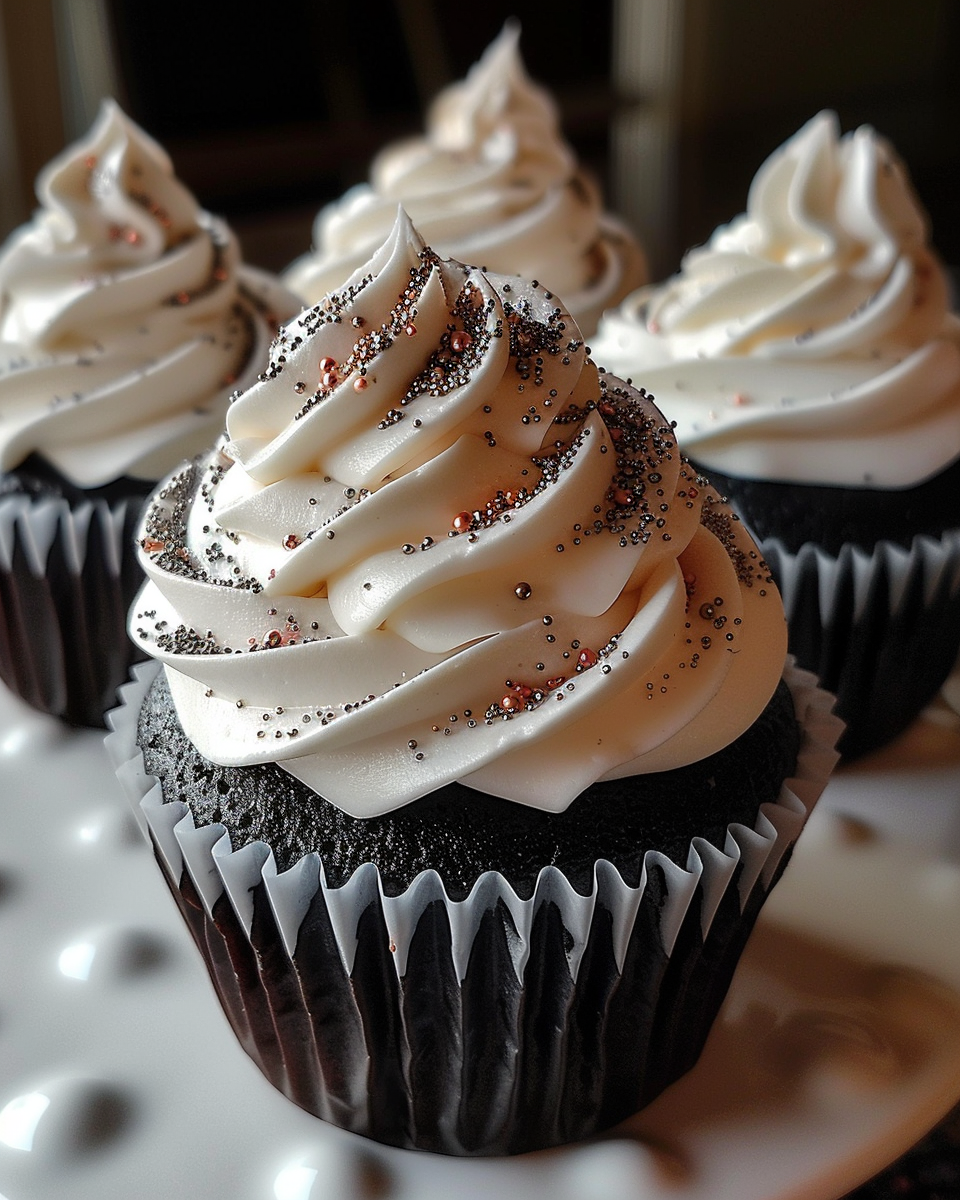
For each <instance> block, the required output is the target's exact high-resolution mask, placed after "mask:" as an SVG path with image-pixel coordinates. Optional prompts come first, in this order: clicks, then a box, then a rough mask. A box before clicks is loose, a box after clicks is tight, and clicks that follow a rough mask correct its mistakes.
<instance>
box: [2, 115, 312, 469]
mask: <svg viewBox="0 0 960 1200" xmlns="http://www.w3.org/2000/svg"><path fill="white" fill-rule="evenodd" d="M37 195H38V198H39V200H40V204H41V207H40V209H39V210H38V212H37V213H36V215H35V217H34V218H33V220H32V221H31V222H30V223H29V224H28V225H25V226H24V227H23V228H21V229H20V230H18V231H17V232H16V233H14V234H13V235H12V236H11V238H10V239H9V240H8V242H7V244H6V245H5V246H4V248H3V251H2V253H0V469H4V470H10V469H12V468H14V467H16V466H18V465H19V464H20V463H21V462H22V461H23V460H24V459H25V458H27V457H28V456H29V455H30V454H32V453H37V454H39V455H41V456H42V457H43V458H45V459H46V460H47V461H48V462H49V463H50V464H52V465H53V466H54V467H55V468H57V469H58V470H59V471H60V472H61V474H63V475H64V476H65V477H66V478H67V479H69V480H70V481H72V482H73V483H75V484H77V485H78V486H80V487H88V488H89V487H96V486H99V485H101V484H105V483H109V482H111V481H112V480H114V479H117V478H120V477H122V476H131V477H135V478H141V479H149V480H156V479H159V478H160V477H161V476H162V475H163V474H165V473H166V472H167V471H169V470H170V467H171V465H172V464H174V463H176V462H179V461H180V460H181V459H182V458H183V457H184V456H189V455H193V454H196V453H198V452H199V451H200V450H201V449H203V448H204V447H205V446H209V445H210V444H211V443H212V442H214V441H215V440H216V438H217V437H218V435H219V433H220V432H221V431H222V429H223V421H224V417H225V412H226V407H227V402H228V399H229V397H230V395H231V394H232V393H233V392H234V391H235V390H236V389H237V388H238V387H241V388H242V387H246V386H248V385H249V384H250V383H252V382H253V381H254V380H255V379H256V374H257V370H258V369H259V367H258V365H257V364H259V363H261V362H262V361H263V360H264V358H265V357H266V354H267V349H268V346H269V344H270V341H271V339H272V337H273V336H274V335H275V333H276V329H277V326H278V324H279V322H280V321H281V320H285V319H287V318H288V317H289V316H291V315H292V314H293V313H294V312H296V311H297V309H298V307H299V305H298V303H297V301H296V300H295V299H294V298H293V297H292V296H291V295H290V294H289V293H287V292H286V290H285V289H284V288H282V287H281V286H280V285H279V283H277V282H275V281H271V279H270V278H269V277H268V276H266V275H263V274H261V273H260V272H255V271H253V270H251V269H250V268H247V267H243V266H241V264H240V253H239V248H238V245H237V241H236V238H235V237H234V235H233V234H232V232H231V231H230V230H229V228H228V227H227V226H226V224H224V223H223V222H222V221H220V220H218V219H217V218H215V217H212V216H211V215H210V214H209V213H206V212H204V211H202V210H201V209H200V208H199V207H198V205H197V202H196V200H195V199H194V198H193V196H192V195H191V194H190V193H189V192H188V191H187V190H186V188H184V187H183V185H182V184H180V183H179V182H178V180H177V179H176V178H175V177H174V174H173V168H172V165H171V163H170V160H169V158H168V157H167V155H166V154H165V153H164V151H163V150H162V149H161V148H160V146H158V145H157V144H156V142H154V141H153V140H152V139H151V138H149V137H148V136H147V135H146V134H145V133H144V132H143V130H141V129H139V128H138V127H137V125H135V124H134V123H133V122H132V121H131V120H129V119H128V118H127V117H126V116H125V115H124V114H123V112H121V110H120V109H119V108H118V107H117V105H116V104H115V103H113V102H112V101H106V102H105V103H104V104H103V106H102V108H101V111H100V114H99V117H98V119H97V121H96V122H95V124H94V126H93V128H92V129H91V131H90V133H89V134H88V135H87V136H86V137H85V138H84V139H83V140H81V141H80V142H78V143H76V144H74V145H72V146H70V147H68V148H67V149H66V150H65V151H64V152H63V153H62V154H61V155H60V156H59V157H58V158H56V159H54V160H53V161H52V162H51V163H50V164H49V165H48V166H47V167H46V168H45V169H44V171H43V172H42V173H41V175H40V177H39V179H38V181H37Z"/></svg>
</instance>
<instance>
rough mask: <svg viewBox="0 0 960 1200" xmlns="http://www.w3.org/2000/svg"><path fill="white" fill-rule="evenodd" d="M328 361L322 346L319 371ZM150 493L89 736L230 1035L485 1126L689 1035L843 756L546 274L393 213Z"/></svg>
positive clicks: (664, 1063)
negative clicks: (118, 786) (121, 625)
mask: <svg viewBox="0 0 960 1200" xmlns="http://www.w3.org/2000/svg"><path fill="white" fill-rule="evenodd" d="M318 374H319V379H318ZM228 436H229V440H227V441H225V442H224V443H223V444H221V446H220V447H219V448H218V449H217V450H215V451H214V452H212V453H211V454H210V455H207V456H204V457H203V458H201V459H199V460H197V461H195V462H193V463H191V464H188V465H185V466H184V467H183V468H182V469H181V470H180V471H179V472H177V473H176V474H175V475H174V476H172V477H171V478H170V479H168V480H167V482H166V483H165V484H164V486H163V487H162V488H161V490H160V491H159V492H158V493H156V495H155V496H154V498H153V501H152V503H151V505H150V507H149V509H148V512H147V515H146V518H145V521H144V525H143V528H142V540H141V544H142V546H143V564H144V567H145V570H146V571H147V574H148V579H149V581H148V583H147V585H146V587H145V589H144V591H143V593H142V594H141V595H140V596H139V597H138V599H137V601H136V603H135V604H134V606H133V610H132V613H131V622H130V628H131V633H132V635H133V637H134V638H135V639H136V640H137V642H138V643H139V644H140V645H142V646H143V647H144V648H145V649H146V650H147V652H148V653H149V654H150V655H151V656H153V657H155V658H157V659H158V660H159V661H160V662H161V663H162V664H163V670H162V672H161V673H160V674H159V675H158V676H156V677H154V672H147V673H145V674H142V675H141V676H139V677H138V679H137V681H136V682H135V683H134V684H132V685H131V687H130V689H128V692H127V696H126V704H125V706H124V707H123V708H122V709H120V710H118V711H117V712H116V713H115V714H113V721H114V724H115V730H116V731H115V733H114V734H113V735H112V736H111V737H110V738H109V739H108V743H109V744H110V745H111V747H112V752H113V754H114V757H115V760H116V761H117V762H118V764H120V765H121V776H122V778H123V779H124V780H125V781H126V782H127V784H128V785H129V787H130V791H131V794H132V795H133V796H134V798H135V799H136V800H137V801H140V802H142V803H141V811H142V815H143V818H144V820H145V823H146V826H147V828H148V830H149V834H150V836H151V838H152V839H153V842H154V845H155V847H156V850H157V854H158V857H159V859H160V862H161V864H162V866H163V868H164V871H165V874H166V877H167V881H168V883H169V885H170V887H171V889H172V891H173V893H174V896H175V897H176V898H177V901H178V903H179V904H180V906H181V909H182V911H183V913H184V915H185V917H186V918H187V921H188V923H189V925H190V927H191V929H192V930H193V933H194V936H195V938H196V941H197V944H198V946H199V947H200V950H201V952H202V954H203V956H204V959H205V961H206V963H207V966H208V968H209V970H210V974H211V978H212V980H213V982H214V985H215V986H216V988H217V991H218V994H219V996H220V999H221V1002H222V1003H223V1006H224V1009H225V1011H226V1013H227V1015H228V1017H229V1019H230V1020H231V1023H232V1024H233V1027H234V1029H235V1030H236V1032H237V1034H238V1036H239V1038H240V1041H241V1042H242V1044H243V1045H244V1047H245V1048H246V1049H247V1051H248V1052H249V1053H250V1054H251V1056H252V1057H253V1058H254V1059H255V1060H256V1061H257V1062H258V1063H259V1065H260V1066H261V1068H262V1069H263V1070H264V1072H265V1074H266V1075H267V1077H268V1078H270V1079H271V1080H272V1081H273V1082H274V1083H275V1084H276V1085H277V1086H278V1087H280V1088H281V1089H282V1090H283V1091H285V1092H286V1093H287V1095H289V1096H290V1097H291V1098H292V1099H294V1100H295V1101H296V1102H297V1103H298V1104H300V1105H302V1106H303V1107H304V1108H306V1109H308V1110H309V1111H311V1112H314V1113H316V1114H317V1115H318V1116H321V1117H324V1118H326V1119H328V1120H331V1121H334V1122H336V1123H337V1124H340V1125H343V1126H344V1127H345V1128H348V1129H352V1130H355V1131H357V1132H362V1133H365V1134H367V1135H369V1136H372V1137H375V1138H378V1139H380V1140H382V1141H385V1142H389V1143H392V1144H396V1145H400V1146H408V1147H418V1148H421V1149H431V1150H438V1151H443V1152H446V1153H453V1154H502V1153H514V1152H519V1151H524V1150H530V1149H535V1148H538V1147H543V1146H549V1145H555V1144H558V1143H561V1142H564V1141H569V1140H572V1139H575V1138H579V1137H583V1136H586V1135H587V1134H590V1133H593V1132H595V1131H597V1130H599V1129H602V1128H605V1127H607V1126H608V1125H611V1124H613V1123H615V1122H616V1121H618V1120H620V1119H621V1118H623V1117H625V1116H627V1115H628V1114H629V1113H631V1112H633V1111H635V1110H636V1109H637V1108H639V1107H640V1106H641V1105H642V1104H644V1103H645V1102H646V1101H647V1100H649V1099H651V1098H652V1097H653V1096H655V1095H656V1094H658V1093H659V1092H660V1091H661V1090H662V1089H663V1088H664V1087H666V1086H667V1085H668V1084H669V1083H670V1082H672V1081H673V1080H674V1079H676V1078H677V1077H678V1076H679V1075H680V1074H682V1073H683V1072H684V1071H686V1070H687V1069H688V1068H689V1067H690V1066H691V1065H692V1063H693V1062H694V1061H695V1060H696V1057H697V1055H698V1054H699V1051H700V1048H701V1047H702V1044H703V1041H704V1039H705V1037H706V1034H707V1031H708V1030H709V1028H710V1024H711V1022H712V1019H713V1017H714V1016H715V1014H716V1011H717V1008H718V1006H719V1004H720V1002H721V1000H722V997H723V995H724V992H725V990H726V987H727V984H728V982H729V979H730V975H731V973H732V971H733V968H734V966H735V964H736V961H737V956H738V954H739V951H740V949H741V948H742V946H743V943H744V941H745V939H746V937H747V935H748V933H749V931H750V928H751V926H752V924H753V921H754V919H755V917H756V915H757V911H758V910H759V907H760V905H761V904H762V902H763V899H764V898H765V896H766V894H767V893H768V891H769V889H770V888H771V887H772V886H773V884H774V883H775V882H776V880H777V878H778V877H779V875H780V872H781V871H782V869H783V867H784V865H785V863H786V861H787V859H788V857H789V853H790V849H791V847H792V845H793V843H794V841H795V839H796V837H797V836H798V834H799V832H800V829H801V828H802V825H803V823H804V820H805V818H806V815H807V813H808V812H809V810H810V808H811V806H812V804H813V803H814V801H815V799H816V797H817V795H818V794H819V791H820V789H821V788H822V786H823V783H824V781H825V776H826V773H827V772H828V771H829V768H830V766H831V765H832V762H833V758H834V755H833V753H832V738H834V737H835V736H836V732H837V723H836V722H835V721H834V719H833V718H832V717H830V715H829V700H828V699H827V698H826V697H825V696H824V694H823V693H821V692H819V691H817V689H816V688H815V687H814V685H813V681H812V680H811V679H810V678H809V677H808V676H803V675H802V674H799V673H797V672H795V671H792V670H791V671H789V672H788V674H787V675H786V677H784V655H785V643H786V632H785V623H784V618H783V610H782V606H781V604H780V600H779V597H778V594H777V592H776V588H775V587H774V585H773V584H772V583H771V581H770V577H769V574H768V571H767V568H766V566H765V564H764V563H763V560H762V559H761V557H760V555H759V553H758V552H757V550H756V548H755V547H754V545H753V543H752V541H751V540H750V538H749V536H748V535H747V534H746V532H745V530H744V528H743V526H742V525H741V524H740V523H739V521H738V520H737V518H736V517H735V516H734V514H733V513H732V512H731V511H730V510H729V509H728V508H727V507H726V506H725V505H724V504H723V503H721V501H720V500H719V498H718V497H717V495H716V493H715V492H714V491H713V490H712V489H710V487H709V486H708V485H706V484H705V482H704V481H702V480H699V479H697V477H696V475H695V473H694V472H693V471H692V470H691V469H690V468H689V466H688V465H687V464H686V462H685V461H684V459H683V458H682V456H681V454H680V453H679V451H678V449H677V444H676V440H675V437H674V434H673V431H672V429H671V427H670V425H669V423H668V422H667V421H666V420H665V419H664V418H663V416H662V415H661V414H660V412H659V411H658V410H657V409H656V407H655V406H654V405H653V404H652V402H651V401H650V399H649V397H647V396H646V395H645V394H644V393H643V392H642V391H638V390H635V389H633V388H631V387H628V386H626V385H625V384H622V383H620V382H619V381H617V380H614V379H612V378H609V377H604V376H602V375H600V374H599V373H598V371H597V370H596V368H595V367H594V366H593V364H592V363H591V362H590V361H589V360H588V359H587V358H586V354H585V350H584V346H583V340H582V338H581V337H580V334H579V331H578V330H577V328H576V326H575V324H574V323H573V321H572V319H571V318H570V317H569V315H568V314H567V313H566V312H565V311H564V310H563V309H562V307H560V306H559V305H558V303H557V302H556V300H555V299H554V298H553V297H552V296H550V295H549V294H548V293H546V292H545V291H544V290H543V289H542V288H538V287H533V286H530V285H524V284H521V283H520V282H519V281H518V280H517V279H516V277H498V276H492V275H489V274H487V273H484V272H481V271H480V270H478V269H475V268H469V267H464V266H462V265H461V264H459V263H456V262H452V261H446V260H442V259H440V258H438V257H437V256H436V255H435V254H434V253H433V252H432V251H431V250H429V249H428V248H426V247H425V246H424V245H423V243H422V241H421V239H420V238H419V236H418V235H417V234H416V232H415V230H414V229H413V228H412V227H411V225H410V224H409V221H408V220H407V219H406V217H405V215H404V214H401V215H400V217H399V218H398V221H397V224H396V226H395V228H394V230H393V233H392V234H391V237H390V238H389V239H388V241H387V243H385V245H384V246H383V247H382V248H381V250H380V251H379V252H378V253H377V254H376V255H375V256H374V258H373V259H372V260H371V262H370V263H369V264H367V266H366V267H365V268H364V269H362V270H361V271H360V272H358V273H357V274H356V275H355V276H353V277H352V279H351V280H350V281H349V282H348V284H347V286H346V287H345V288H344V289H343V291H341V292H339V293H336V294H334V295H332V296H330V297H329V298H328V299H327V301H326V302H324V303H322V304H320V305H318V306H317V307H315V308H313V309H309V310H307V311H306V312H305V313H303V314H302V315H301V316H300V317H299V318H298V319H296V320H294V321H293V322H291V323H290V324H288V325H287V326H286V327H285V329H284V330H283V331H282V333H281V335H280V337H279V339H278V341H277V342H276V343H275V344H274V347H273V350H272V355H271V359H270V362H269V365H268V366H267V368H266V370H265V372H264V378H263V380H262V381H261V382H260V383H258V384H256V385H254V386H253V387H252V388H250V389H249V390H248V391H247V392H245V393H243V394H242V395H241V396H239V397H238V398H237V400H236V402H235V403H234V404H233V405H232V407H231V409H230V412H229V414H228Z"/></svg>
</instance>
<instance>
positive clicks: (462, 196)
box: [286, 22, 646, 333]
mask: <svg viewBox="0 0 960 1200" xmlns="http://www.w3.org/2000/svg"><path fill="white" fill-rule="evenodd" d="M519 37H520V30H519V26H518V25H517V24H515V23H513V22H508V23H507V25H506V26H505V27H504V29H503V31H502V33H501V34H500V36H499V37H498V38H497V39H496V40H495V41H494V42H493V43H492V44H491V45H490V46H489V47H488V48H487V50H486V52H485V53H484V55H483V56H482V57H481V59H480V60H479V62H477V63H476V64H475V65H474V66H473V67H472V68H471V70H470V72H469V74H468V76H467V78H466V79H465V80H462V81H460V82H458V83H455V84H453V85H452V86H450V87H448V88H446V89H445V90H444V91H442V92H441V93H440V94H439V95H438V96H437V98H436V99H435V100H434V102H433V105H432V106H431V109H430V111H429V114H428V121H427V132H426V134H425V136H421V137H416V138H409V139H406V140H403V141H399V142H396V143H393V144H391V145H389V146H387V147H386V148H385V149H384V150H382V151H381V152H380V154H379V155H378V156H377V157H376V158H375V160H374V162H373V164H372V166H371V170H370V181H369V183H365V184H359V185H357V186H356V187H354V188H351V189H350V190H349V191H348V192H347V193H346V194H345V195H344V196H343V197H342V198H341V200H339V201H338V202H336V203H334V204H331V205H328V206H327V207H326V208H324V209H323V210H321V212H320V213H319V214H318V216H317V219H316V221H315V224H314V231H313V242H314V250H313V251H312V252H311V253H308V254H306V255H304V256H303V257H302V258H301V259H299V260H298V261H297V262H296V263H294V264H293V265H292V266H291V267H290V268H289V270H288V272H287V275H286V281H287V283H288V284H289V285H290V287H292V288H293V289H294V291H296V292H298V293H299V294H300V295H302V296H304V297H305V298H306V299H307V300H308V301H309V302H310V303H316V302H317V301H318V300H320V299H321V298H322V297H323V296H324V295H326V294H327V293H328V292H330V291H333V290H334V289H336V288H338V287H339V286H340V285H341V284H342V283H343V281H344V280H345V279H346V278H347V277H348V276H349V275H350V274H351V273H352V272H353V271H354V270H356V269H357V268H358V267H359V266H361V265H362V264H363V263H364V262H365V261H366V260H367V258H369V256H370V254H371V253H372V252H373V251H374V250H375V249H376V247H377V246H379V245H380V244H381V243H382V241H383V240H384V238H385V237H386V236H387V234H388V233H389V231H390V227H391V225H392V224H393V218H394V214H395V212H396V207H397V204H398V203H400V204H402V205H403V206H404V208H405V209H406V210H407V211H408V212H409V213H410V216H411V219H412V220H413V221H414V224H415V225H416V226H417V228H418V229H419V230H420V231H421V233H422V234H423V236H424V237H425V238H426V239H427V241H428V242H429V243H430V244H431V245H432V246H433V247H434V248H435V249H436V250H437V251H438V252H439V253H442V254H444V255H449V256H450V257H453V258H456V259H458V260H459V261H461V262H468V263H476V264H477V265H482V266H485V267H488V268H489V269H490V270H492V271H497V272H501V273H504V274H508V273H509V274H514V273H515V274H518V275H521V276H523V277H524V278H526V279H539V280H541V281H542V282H544V283H545V284H546V286H547V287H549V288H552V289H553V290H554V291H555V292H557V293H559V294H560V295H561V296H563V297H564V299H565V301H566V303H567V306H568V307H569V309H570V312H571V313H572V314H573V316H574V317H575V318H576V320H577V321H578V323H579V324H580V326H581V328H582V329H583V330H584V331H585V332H587V333H590V332H592V331H593V330H594V329H595V328H596V324H597V321H598V320H599V317H600V313H601V311H602V310H603V309H604V308H606V307H608V306H609V305H611V304H615V303H617V301H618V300H620V299H621V298H622V297H623V296H624V295H626V294H627V292H629V291H630V290H631V288H634V287H636V286H637V285H638V284H640V283H642V282H643V281H644V279H645V277H646V264H645V261H644V258H643V254H642V251H641V250H640V248H639V247H638V246H637V244H636V241H635V239H634V238H633V237H632V235H631V234H630V233H629V232H628V231H627V229H626V227H625V226H624V225H623V224H622V223H621V222H620V221H618V220H617V219H616V218H614V217H612V216H611V215H609V214H605V213H604V212H603V211H602V202H601V198H600V193H599V190H598V188H597V186H596V184H595V183H594V181H593V180H592V178H591V177H590V176H589V175H588V174H587V173H586V172H584V171H582V170H581V169H580V168H579V167H578V166H577V162H576V159H575V156H574V153H573V151H572V149H571V148H570V146H569V145H567V143H566V142H565V141H564V140H563V138H562V136H561V133H560V129H559V123H558V117H557V111H556V107H555V105H554V103H553V101H552V100H551V98H550V97H549V95H548V94H547V92H546V91H545V90H544V89H542V88H540V87H538V86H537V85H536V84H534V83H533V81H532V80H531V79H530V78H529V76H528V75H527V73H526V70H525V69H524V65H523V62H522V60H521V57H520V52H519V48H518V43H519Z"/></svg>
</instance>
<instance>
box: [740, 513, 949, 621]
mask: <svg viewBox="0 0 960 1200" xmlns="http://www.w3.org/2000/svg"><path fill="white" fill-rule="evenodd" d="M760 549H761V551H762V553H763V556H764V558H765V559H766V560H767V562H774V563H775V564H776V567H777V576H778V583H777V586H778V587H779V588H780V594H781V596H782V597H783V606H784V608H785V609H786V612H787V619H788V620H792V619H793V615H794V608H795V606H796V604H797V602H798V594H797V587H798V581H799V580H801V579H802V578H803V569H804V566H805V564H806V563H807V562H809V560H810V559H811V558H812V559H814V560H815V561H816V564H817V584H818V588H819V600H820V611H821V612H822V613H824V614H828V613H830V612H831V611H832V609H833V605H834V599H833V598H834V596H835V595H836V593H837V580H838V579H840V578H842V577H843V576H844V575H846V574H847V573H848V572H849V574H850V575H851V578H852V580H853V588H854V618H855V619H856V620H859V619H860V617H862V615H863V611H864V607H865V605H866V602H867V597H868V595H869V594H870V588H871V584H872V582H873V579H874V577H875V576H876V575H877V573H878V572H881V571H886V573H887V577H888V579H889V582H890V589H889V601H890V614H891V615H895V614H896V613H897V612H898V610H899V608H900V605H901V602H902V600H903V594H904V589H905V588H906V585H907V583H908V581H909V579H910V577H911V575H912V574H913V571H914V570H915V569H917V568H919V567H921V566H922V568H923V581H924V598H925V601H926V603H927V604H929V603H930V602H931V601H932V599H933V597H934V596H935V594H936V592H937V590H938V588H939V587H940V586H941V585H942V580H943V578H944V576H945V574H946V573H947V572H950V574H949V576H948V587H949V592H950V594H951V596H955V595H956V593H957V590H958V589H960V529H951V530H948V531H947V532H946V533H944V534H942V535H941V536H940V537H939V538H935V537H929V536H927V535H918V536H917V537H915V538H914V539H913V541H912V542H911V544H910V547H909V548H907V547H904V546H899V545H897V544H896V543H895V542H890V541H887V540H883V541H880V542H878V543H877V544H876V546H875V547H874V548H873V552H872V553H869V554H868V553H867V552H866V551H865V550H861V549H860V548H859V547H856V546H853V545H852V544H847V545H845V546H844V547H843V548H842V549H841V551H840V553H839V554H828V553H827V552H826V551H825V550H823V549H822V548H821V547H820V546H817V545H816V544H815V543H813V542H807V543H805V544H804V545H803V546H801V547H800V549H799V550H796V551H794V550H789V549H788V548H787V547H786V546H785V545H784V544H783V542H781V541H780V539H779V538H766V539H764V540H763V541H762V542H761V543H760ZM824 620H825V622H826V616H825V617H824Z"/></svg>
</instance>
